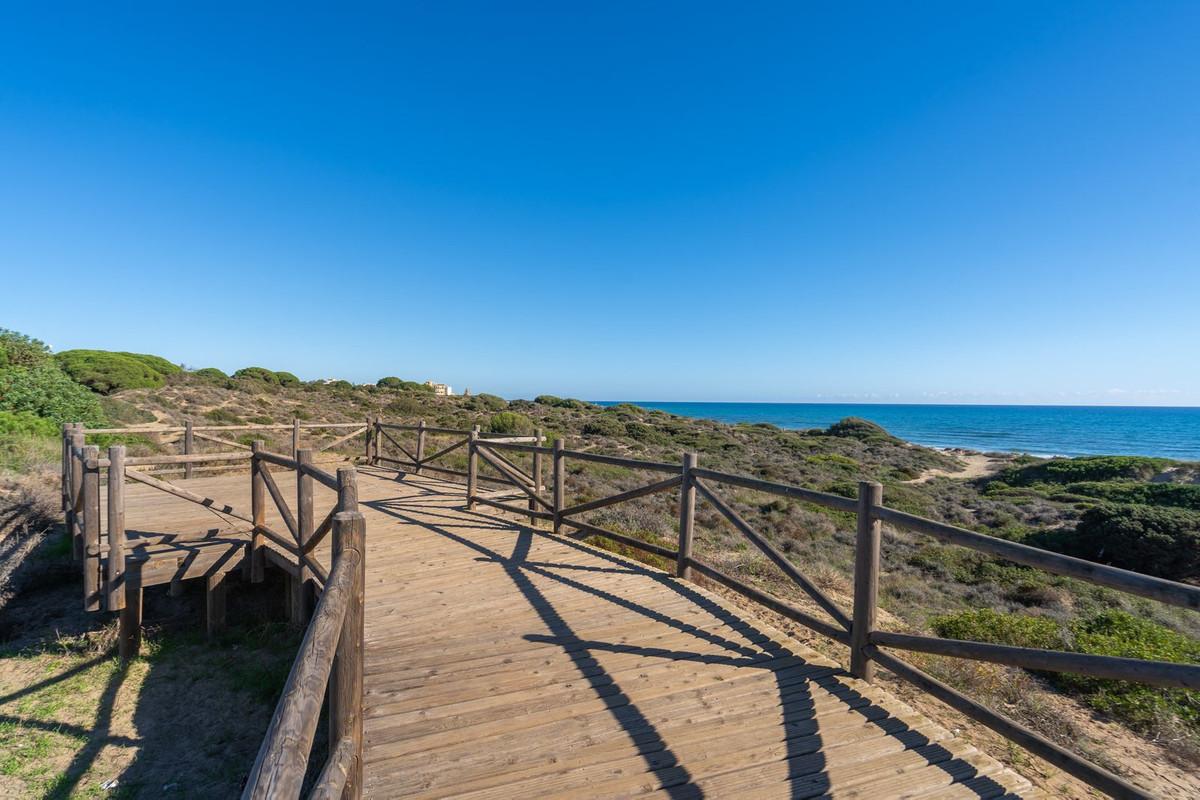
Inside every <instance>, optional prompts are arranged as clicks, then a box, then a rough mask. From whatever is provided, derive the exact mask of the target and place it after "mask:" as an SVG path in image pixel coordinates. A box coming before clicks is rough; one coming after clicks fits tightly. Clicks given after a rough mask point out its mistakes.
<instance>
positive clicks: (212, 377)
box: [192, 367, 229, 383]
mask: <svg viewBox="0 0 1200 800" xmlns="http://www.w3.org/2000/svg"><path fill="white" fill-rule="evenodd" d="M192 374H193V375H195V376H196V377H197V378H203V379H204V380H206V381H212V382H213V383H224V382H225V381H227V380H229V376H228V375H226V374H225V373H224V372H222V371H221V370H219V369H217V368H216V367H204V368H203V369H198V370H196V371H195V372H193V373H192Z"/></svg>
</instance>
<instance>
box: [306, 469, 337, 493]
mask: <svg viewBox="0 0 1200 800" xmlns="http://www.w3.org/2000/svg"><path fill="white" fill-rule="evenodd" d="M300 471H301V472H303V473H304V474H305V475H307V476H309V477H310V478H312V479H313V480H315V481H316V482H317V483H319V484H321V485H322V486H325V487H327V488H329V489H333V490H334V491H335V492H336V491H337V488H338V481H337V477H336V476H334V475H330V474H329V473H328V472H326V471H325V470H323V469H321V468H320V467H315V466H313V465H312V464H301V465H300Z"/></svg>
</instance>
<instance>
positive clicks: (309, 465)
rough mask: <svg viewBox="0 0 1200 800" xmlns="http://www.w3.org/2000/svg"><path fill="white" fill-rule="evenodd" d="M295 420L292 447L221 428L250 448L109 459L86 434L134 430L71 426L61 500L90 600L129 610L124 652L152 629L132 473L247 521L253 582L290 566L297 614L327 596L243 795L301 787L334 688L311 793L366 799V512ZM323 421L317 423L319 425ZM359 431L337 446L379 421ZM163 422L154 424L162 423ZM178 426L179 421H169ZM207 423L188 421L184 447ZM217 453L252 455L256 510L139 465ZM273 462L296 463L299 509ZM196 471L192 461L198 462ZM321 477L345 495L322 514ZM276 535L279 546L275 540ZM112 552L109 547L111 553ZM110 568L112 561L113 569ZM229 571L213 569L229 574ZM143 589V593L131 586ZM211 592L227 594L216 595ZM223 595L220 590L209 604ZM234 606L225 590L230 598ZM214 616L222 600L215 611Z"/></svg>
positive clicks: (226, 457) (290, 793) (295, 617)
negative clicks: (324, 751) (128, 518)
mask: <svg viewBox="0 0 1200 800" xmlns="http://www.w3.org/2000/svg"><path fill="white" fill-rule="evenodd" d="M284 427H291V428H292V431H293V438H292V442H293V457H291V458H289V457H287V456H283V455H279V454H277V453H272V452H269V451H267V450H266V448H265V446H264V443H263V442H262V441H261V440H255V441H253V442H252V443H251V445H250V446H249V447H247V448H246V449H245V450H242V449H241V448H242V445H240V444H238V443H235V442H229V441H225V440H222V439H219V438H218V437H210V438H211V439H213V440H216V441H218V442H220V443H223V444H227V445H233V446H236V447H238V448H239V450H238V451H236V452H221V453H190V452H185V453H183V454H179V455H151V456H128V455H127V454H126V448H125V446H124V445H112V446H110V447H109V448H108V453H107V457H101V455H100V451H99V448H98V447H96V446H94V445H86V444H84V441H85V439H84V437H85V435H86V433H131V432H132V429H103V430H92V431H86V432H85V430H84V429H83V427H82V426H79V425H67V426H64V428H63V467H62V480H63V483H62V504H63V511H64V513H65V515H66V521H67V526H68V531H69V532H70V534H71V536H72V538H73V540H74V542H75V543H76V544H75V548H76V552H77V553H78V554H79V557H80V560H81V561H82V562H83V569H84V573H83V575H84V577H83V586H84V606H85V608H87V609H88V610H92V611H99V610H101V609H102V608H107V609H109V610H113V611H120V633H119V637H118V642H119V645H118V647H119V652H120V656H121V658H122V660H128V659H129V658H131V657H132V656H134V655H136V654H137V652H138V648H139V645H140V632H141V606H142V603H141V588H142V587H141V586H140V584H139V582H138V579H136V578H134V579H133V580H130V574H129V573H128V572H127V570H126V563H125V562H126V559H125V554H126V549H127V547H128V545H129V540H128V537H127V533H126V529H125V496H124V492H125V489H124V487H125V482H126V480H127V479H128V480H134V481H137V482H140V483H143V484H146V485H148V486H151V487H153V488H155V489H158V490H160V491H162V492H165V493H167V494H170V495H173V496H175V497H178V498H180V499H183V500H187V501H190V502H193V503H197V504H199V505H202V506H204V507H206V508H208V509H210V510H212V511H213V512H215V513H217V514H219V515H221V516H223V517H226V518H229V519H233V520H239V521H241V522H244V523H247V524H248V526H249V527H248V532H249V534H250V541H249V542H248V543H247V544H246V552H245V555H244V559H243V563H244V565H245V567H246V569H247V570H248V572H249V575H250V579H251V581H254V582H257V581H261V580H262V579H263V572H264V566H265V561H266V560H267V559H270V561H271V562H272V565H273V566H277V567H279V568H281V569H282V570H284V572H285V573H286V574H287V575H288V577H289V598H290V603H289V607H290V613H291V618H292V621H293V622H294V623H296V624H303V623H304V622H305V620H307V619H308V607H309V603H310V602H311V601H312V600H313V599H314V598H315V597H316V596H317V595H319V600H318V601H317V603H316V610H315V612H314V613H313V615H312V618H311V620H309V621H308V627H307V629H306V631H305V635H304V640H303V642H302V644H301V646H300V650H299V652H298V653H297V656H296V659H295V661H294V663H293V665H292V670H291V673H290V674H289V676H288V680H287V684H286V686H285V687H284V691H283V694H282V696H281V698H280V700H279V703H278V705H277V707H276V709H275V713H274V716H273V717H272V720H271V725H270V727H269V728H268V730H267V735H266V737H265V738H264V740H263V743H262V746H261V747H260V749H259V753H258V758H257V759H256V761H255V763H254V767H253V769H252V771H251V774H250V778H249V779H248V781H247V784H246V789H245V792H244V794H243V797H246V798H268V797H270V798H275V797H288V798H294V797H298V796H299V794H300V791H301V788H302V785H303V782H304V775H305V772H306V770H307V767H308V760H309V754H310V750H311V748H312V741H313V737H314V735H315V732H316V726H317V721H318V719H319V717H320V711H321V705H322V700H323V698H324V697H325V694H326V688H328V689H329V692H328V696H329V704H330V712H329V725H330V736H329V741H330V752H329V757H328V759H327V761H326V763H325V765H324V768H323V769H322V771H321V773H320V776H319V777H318V778H317V781H316V785H315V787H314V788H313V790H312V792H311V794H310V797H313V798H328V799H329V800H332V799H333V798H349V799H350V800H353V798H358V797H360V796H361V793H362V741H363V738H362V683H363V630H364V628H363V591H364V575H365V572H364V570H365V556H366V553H365V535H366V529H365V522H364V518H363V516H362V514H360V513H359V512H358V488H357V480H356V473H355V470H354V468H353V467H341V468H339V469H338V470H337V474H336V475H332V474H330V473H328V472H326V471H324V470H322V469H320V468H319V467H317V466H316V465H315V464H314V463H313V457H314V454H315V452H317V451H314V450H312V449H301V448H298V447H297V445H298V444H299V442H300V439H299V430H300V427H299V426H297V425H293V426H272V429H283V428H284ZM313 427H317V426H315V425H314V426H313ZM338 427H355V428H356V429H355V430H354V431H353V432H352V433H350V434H347V435H345V436H342V437H340V438H338V439H337V440H336V441H334V442H331V443H329V444H327V445H326V446H325V447H324V448H323V449H329V448H330V447H333V446H336V445H337V444H340V443H342V442H344V441H347V440H348V439H350V438H353V437H354V436H357V435H359V434H362V433H364V432H366V431H367V430H368V428H369V425H362V426H360V425H357V424H355V425H354V426H344V425H343V426H338ZM233 428H236V429H239V430H241V429H262V426H254V427H253V428H251V427H250V426H232V427H225V428H224V429H223V430H231V429H233ZM162 430H163V429H158V428H156V429H154V432H162ZM168 430H169V429H168ZM195 433H196V429H192V428H191V427H190V426H189V427H188V429H187V434H188V436H187V438H186V439H185V450H188V449H190V440H191V438H192V435H193V434H195ZM205 462H217V463H221V464H224V465H226V466H228V465H229V464H236V463H239V462H248V463H249V465H250V477H249V481H250V497H251V508H250V511H249V513H247V512H245V511H244V510H242V509H239V508H237V507H235V506H233V505H232V504H228V503H224V502H221V501H219V500H217V499H214V498H211V497H204V496H202V495H200V494H198V493H196V492H193V491H191V490H190V489H187V488H185V487H183V486H179V485H177V484H174V483H170V482H168V481H165V480H161V479H160V478H156V477H153V476H151V475H148V474H146V473H145V472H143V471H141V470H139V469H135V468H136V467H145V466H162V465H185V466H186V467H189V468H190V467H191V466H192V465H194V464H200V463H205ZM271 467H280V468H283V469H289V470H293V471H295V473H296V502H295V507H294V509H293V507H292V506H291V505H289V503H288V502H287V500H286V499H285V498H284V496H283V493H282V492H281V491H280V489H279V486H278V484H277V483H276V481H275V478H274V475H273V474H272V471H271ZM105 471H107V475H106V477H107V497H106V499H107V553H105V552H104V550H103V548H102V542H101V535H100V522H101V507H102V503H103V502H104V500H103V499H102V498H101V493H100V484H101V475H102V474H104V472H105ZM188 475H189V476H190V470H189V472H188ZM314 484H320V485H322V486H325V487H327V488H329V489H332V490H334V491H336V492H337V502H336V503H335V505H334V506H333V509H332V510H331V511H330V512H329V513H328V514H327V515H326V516H325V517H324V519H323V520H321V521H320V522H317V521H316V518H315V515H314V512H313V487H314ZM268 494H269V495H270V497H271V499H272V502H274V504H275V505H276V507H277V508H278V510H279V514H280V517H281V518H282V519H283V521H284V525H285V526H286V527H287V529H288V535H284V534H281V533H280V532H278V531H276V530H274V529H272V528H271V527H269V526H268V525H267V523H266V509H267V505H266V497H267V495H268ZM330 533H332V536H333V539H332V554H333V557H332V566H331V567H330V569H329V572H328V573H326V571H325V569H324V568H323V567H322V565H321V564H320V562H319V561H317V559H316V558H315V557H314V555H313V551H314V550H315V548H316V547H317V546H318V545H319V544H320V542H321V541H322V540H323V539H324V538H325V537H326V536H327V535H329V534H330ZM268 541H269V542H270V544H269V545H268ZM105 556H106V557H105ZM105 566H106V567H107V569H105ZM222 577H223V574H222V573H217V574H216V575H210V576H208V580H209V581H210V586H209V588H210V589H211V588H212V586H211V582H212V581H213V580H216V581H218V582H219V581H220V579H221V578H222ZM129 595H132V596H129ZM209 595H210V597H221V598H223V595H221V594H219V593H215V594H214V593H212V592H210V593H209ZM211 602H212V601H211V600H210V603H211ZM220 602H221V603H222V604H223V602H224V601H223V599H221V601H220ZM208 611H209V614H210V615H211V614H212V613H213V609H212V608H209V609H208Z"/></svg>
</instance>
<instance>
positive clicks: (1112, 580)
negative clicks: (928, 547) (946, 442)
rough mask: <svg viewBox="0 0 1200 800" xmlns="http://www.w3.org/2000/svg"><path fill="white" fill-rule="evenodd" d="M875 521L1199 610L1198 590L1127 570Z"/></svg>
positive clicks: (959, 533) (895, 516) (893, 516)
mask: <svg viewBox="0 0 1200 800" xmlns="http://www.w3.org/2000/svg"><path fill="white" fill-rule="evenodd" d="M875 518H876V519H879V520H882V521H883V522H889V523H891V524H892V525H895V526H897V527H900V528H906V529H908V530H911V531H916V532H917V533H924V534H927V535H929V536H932V537H934V538H935V539H938V540H940V541H943V542H946V543H947V544H956V545H960V546H962V547H967V548H970V549H971V550H977V551H979V552H981V553H987V554H988V555H993V556H998V557H1000V558H1003V559H1006V560H1008V561H1012V562H1015V563H1017V564H1024V565H1025V566H1027V567H1036V568H1037V569H1043V570H1046V571H1047V572H1053V573H1055V574H1056V575H1066V576H1068V577H1072V578H1078V579H1080V580H1082V581H1087V582H1088V583H1095V584H1099V585H1101V586H1108V587H1109V588H1112V589H1120V590H1121V591H1124V592H1129V593H1130V594H1136V595H1139V596H1141V597H1148V598H1150V599H1151V600H1158V601H1159V602H1162V603H1166V604H1168V605H1172V606H1181V607H1183V608H1191V609H1197V610H1200V586H1189V585H1187V584H1185V583H1176V582H1175V581H1169V580H1166V579H1165V578H1155V577H1152V576H1150V575H1143V574H1142V573H1140V572H1131V571H1129V570H1127V569H1119V568H1118V567H1110V566H1107V565H1105V564H1097V563H1095V562H1093V561H1085V560H1084V559H1082V558H1074V557H1073V556H1064V555H1062V554H1061V553H1054V552H1051V551H1049V550H1042V549H1039V548H1037V547H1030V546H1029V545H1024V544H1018V543H1017V542H1010V541H1008V540H1007V539H998V538H996V537H995V536H988V535H987V534H984V533H976V532H975V531H969V530H967V529H966V528H959V527H957V526H955V525H947V524H946V523H944V522H934V521H933V520H931V519H925V518H924V517H918V516H916V515H914V514H907V513H905V512H903V511H896V510H895V509H892V508H887V507H879V508H877V509H875Z"/></svg>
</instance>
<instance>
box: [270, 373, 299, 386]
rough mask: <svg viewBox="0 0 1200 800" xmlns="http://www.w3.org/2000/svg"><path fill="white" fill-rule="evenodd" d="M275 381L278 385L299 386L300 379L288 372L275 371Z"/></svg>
mask: <svg viewBox="0 0 1200 800" xmlns="http://www.w3.org/2000/svg"><path fill="white" fill-rule="evenodd" d="M275 381H276V383H278V384H279V385H280V386H299V385H300V379H299V378H297V377H296V376H295V375H293V374H292V373H290V372H276V373H275Z"/></svg>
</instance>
